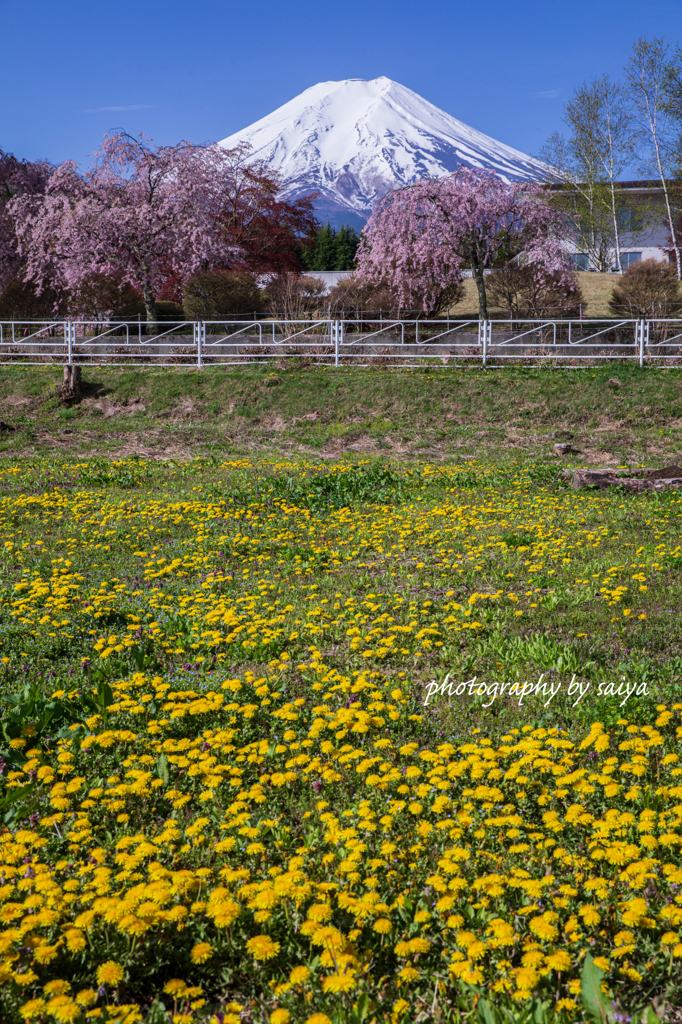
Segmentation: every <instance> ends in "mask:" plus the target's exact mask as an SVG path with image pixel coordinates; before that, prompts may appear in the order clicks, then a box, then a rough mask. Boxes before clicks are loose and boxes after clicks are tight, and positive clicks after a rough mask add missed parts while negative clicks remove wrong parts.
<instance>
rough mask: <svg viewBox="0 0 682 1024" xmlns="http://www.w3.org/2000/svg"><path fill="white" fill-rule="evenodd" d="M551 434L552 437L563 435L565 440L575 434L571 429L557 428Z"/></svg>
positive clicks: (568, 439)
mask: <svg viewBox="0 0 682 1024" xmlns="http://www.w3.org/2000/svg"><path fill="white" fill-rule="evenodd" d="M549 436H550V437H561V438H563V439H564V441H570V440H571V439H572V438H573V434H572V433H571V432H570V430H555V431H554V432H553V433H552V434H550V435H549Z"/></svg>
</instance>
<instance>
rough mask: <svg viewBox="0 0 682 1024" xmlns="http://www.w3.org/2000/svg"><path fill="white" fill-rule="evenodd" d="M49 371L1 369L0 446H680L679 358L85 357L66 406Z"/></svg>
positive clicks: (638, 456) (417, 450) (659, 453)
mask: <svg viewBox="0 0 682 1024" xmlns="http://www.w3.org/2000/svg"><path fill="white" fill-rule="evenodd" d="M273 373H274V374H276V376H277V378H278V381H279V383H278V384H277V385H276V386H267V384H266V382H267V381H268V380H271V379H272V375H273ZM59 374H60V371H59V370H58V369H56V368H44V369H43V368H21V369H20V368H15V367H3V368H0V419H2V420H4V421H5V422H6V423H9V424H10V425H11V426H13V427H15V428H16V431H15V432H13V433H9V432H8V433H1V434H0V453H3V454H6V455H9V454H12V453H16V454H24V455H27V454H33V453H41V452H43V453H48V452H52V453H56V452H59V453H63V454H73V455H81V454H88V453H93V452H101V453H105V454H106V453H109V454H112V455H114V454H122V455H126V454H128V455H129V454H135V453H136V452H137V453H138V454H142V455H154V454H159V455H165V456H173V455H175V456H178V457H187V456H188V455H191V454H197V453H205V454H207V453H210V452H216V453H223V452H235V451H245V452H254V453H255V452H258V451H261V452H264V451H265V452H267V451H282V452H286V453H287V454H290V455H291V454H296V453H298V454H301V455H320V456H322V457H327V458H328V457H339V456H343V455H349V456H351V457H357V456H358V455H378V456H382V457H387V458H391V459H409V458H412V457H415V456H416V457H426V458H431V459H436V460H446V461H447V460H451V459H463V458H477V457H484V458H502V457H507V456H510V455H512V456H514V457H519V458H530V459H537V458H547V457H549V456H550V455H553V445H554V443H555V442H556V441H557V440H562V438H561V437H559V438H557V437H554V436H553V435H554V434H555V433H556V432H558V431H564V430H567V431H570V432H571V433H573V434H574V441H573V443H574V445H575V446H576V447H577V448H579V449H580V452H581V455H580V456H578V457H577V461H578V462H580V463H581V464H584V463H593V464H600V463H603V462H609V461H614V460H615V461H618V462H627V463H631V462H635V463H640V462H641V461H642V460H650V459H651V460H655V461H656V462H657V463H658V462H665V461H669V460H670V459H673V458H676V457H678V453H679V451H680V448H681V447H682V436H681V427H682V378H681V377H680V372H679V370H677V369H671V370H663V369H651V368H645V369H644V370H640V369H639V367H636V366H632V365H625V364H613V363H611V364H607V365H603V366H598V367H596V368H592V369H588V368H586V369H582V368H581V369H577V370H576V369H568V368H556V369H552V368H550V367H543V368H537V369H536V368H525V369H513V368H506V367H505V368H503V369H495V370H489V371H487V372H485V371H483V370H482V369H481V368H480V367H470V368H465V369H452V368H444V367H434V368H424V369H419V370H412V371H410V370H387V369H385V368H372V369H369V370H362V369H354V368H346V367H343V368H339V369H334V368H330V367H310V366H307V367H306V366H303V367H298V366H292V364H287V366H286V367H285V368H284V369H279V368H277V367H275V366H272V365H267V366H263V367H247V368H243V369H241V368H240V369H222V368H221V369H217V368H215V369H207V370H203V371H201V372H199V371H192V370H187V369H183V370H161V369H159V370H145V371H142V370H139V369H130V370H125V369H123V370H116V369H107V368H96V367H95V368H90V367H87V368H85V370H84V397H83V399H82V400H81V401H80V402H79V403H77V404H74V405H73V406H71V407H70V408H63V407H62V406H60V404H59V402H58V400H57V398H56V396H55V384H56V383H57V382H58V380H59ZM614 379H616V380H617V381H618V382H620V383H617V384H613V383H611V382H612V381H613V380H614ZM67 431H68V432H67Z"/></svg>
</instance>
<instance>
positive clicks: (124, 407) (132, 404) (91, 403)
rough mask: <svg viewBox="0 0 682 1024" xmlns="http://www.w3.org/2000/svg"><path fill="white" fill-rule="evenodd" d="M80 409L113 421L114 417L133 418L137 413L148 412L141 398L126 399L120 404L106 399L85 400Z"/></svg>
mask: <svg viewBox="0 0 682 1024" xmlns="http://www.w3.org/2000/svg"><path fill="white" fill-rule="evenodd" d="M80 407H81V408H85V409H88V410H97V411H98V412H101V414H102V416H103V417H104V419H105V420H108V419H111V418H112V416H132V415H134V414H135V413H142V412H146V406H145V405H143V404H142V402H141V401H140V399H139V398H131V399H127V398H124V399H123V400H122V401H120V402H117V401H112V400H111V399H109V398H106V397H94V398H85V399H83V401H82V402H80Z"/></svg>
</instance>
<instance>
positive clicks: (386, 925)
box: [372, 917, 393, 935]
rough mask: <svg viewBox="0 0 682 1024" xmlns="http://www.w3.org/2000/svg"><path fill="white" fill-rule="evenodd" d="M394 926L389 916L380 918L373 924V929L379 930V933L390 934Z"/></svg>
mask: <svg viewBox="0 0 682 1024" xmlns="http://www.w3.org/2000/svg"><path fill="white" fill-rule="evenodd" d="M392 927H393V925H392V924H391V922H390V921H389V919H388V918H387V917H380V918H378V919H377V920H376V921H375V922H374V924H373V925H372V928H373V930H374V931H375V932H378V933H379V935H388V933H389V932H390V930H391V928H392Z"/></svg>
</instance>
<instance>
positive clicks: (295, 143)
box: [219, 77, 542, 224]
mask: <svg viewBox="0 0 682 1024" xmlns="http://www.w3.org/2000/svg"><path fill="white" fill-rule="evenodd" d="M243 141H247V142H249V143H250V144H251V145H252V147H253V156H254V157H256V158H259V159H262V160H264V161H265V162H266V163H268V164H269V165H270V166H271V167H273V168H274V169H276V170H277V171H279V172H280V173H281V174H282V176H283V177H284V178H285V180H286V183H287V184H286V188H285V195H286V196H287V197H289V198H295V197H297V196H300V195H303V194H305V193H309V192H320V193H321V195H320V198H319V200H318V203H317V209H318V215H319V216H321V217H322V218H324V219H327V218H330V219H331V220H332V222H336V223H347V222H350V223H356V224H357V223H363V222H364V221H365V220H366V219H367V217H368V216H369V215H370V213H371V212H372V207H373V206H374V203H375V202H376V200H377V199H378V198H379V197H381V196H382V195H384V194H385V193H386V192H388V191H389V190H390V189H392V188H396V187H399V186H401V185H407V184H410V183H412V182H414V181H416V180H417V179H418V178H422V177H424V176H425V175H432V176H440V175H443V174H448V173H451V172H452V171H454V170H455V169H456V168H457V167H459V166H461V165H464V166H465V167H483V168H487V169H489V170H493V171H497V172H498V174H500V175H501V176H502V177H503V178H504V179H505V180H506V181H526V180H533V179H534V178H537V177H538V176H539V174H540V172H541V167H542V165H541V164H539V163H538V162H537V161H535V160H533V159H532V158H531V157H529V156H526V155H525V154H524V153H520V152H519V151H518V150H516V149H512V148H511V147H510V146H505V145H504V143H502V142H497V141H496V140H495V139H491V138H490V137H489V136H488V135H483V134H482V132H479V131H476V129H475V128H470V127H469V126H468V125H466V124H464V123H463V122H462V121H458V120H457V119H456V118H455V117H452V116H451V115H450V114H446V113H445V111H443V110H439V109H438V107H434V105H433V104H432V103H429V102H428V100H425V99H423V98H422V97H421V96H418V95H417V93H416V92H412V90H411V89H407V88H405V86H404V85H399V84H398V83H397V82H392V81H391V79H390V78H383V77H382V78H375V79H373V80H372V81H369V82H368V81H365V80H364V79H362V78H349V79H346V80H345V81H343V82H320V83H319V84H318V85H313V86H312V87H311V88H310V89H306V90H305V92H302V93H301V94H300V96H296V97H295V98H294V99H293V100H290V101H289V102H288V103H285V104H284V106H282V107H279V108H278V109H277V110H274V111H273V112H272V113H271V114H268V116H267V117H263V118H261V120H260V121H256V122H255V124H252V125H250V126H249V127H248V128H244V129H243V130H242V131H240V132H235V134H234V135H230V136H228V138H226V139H223V140H222V141H221V142H220V143H219V145H221V146H225V147H227V148H230V147H232V146H235V145H236V144H237V143H238V142H243Z"/></svg>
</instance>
